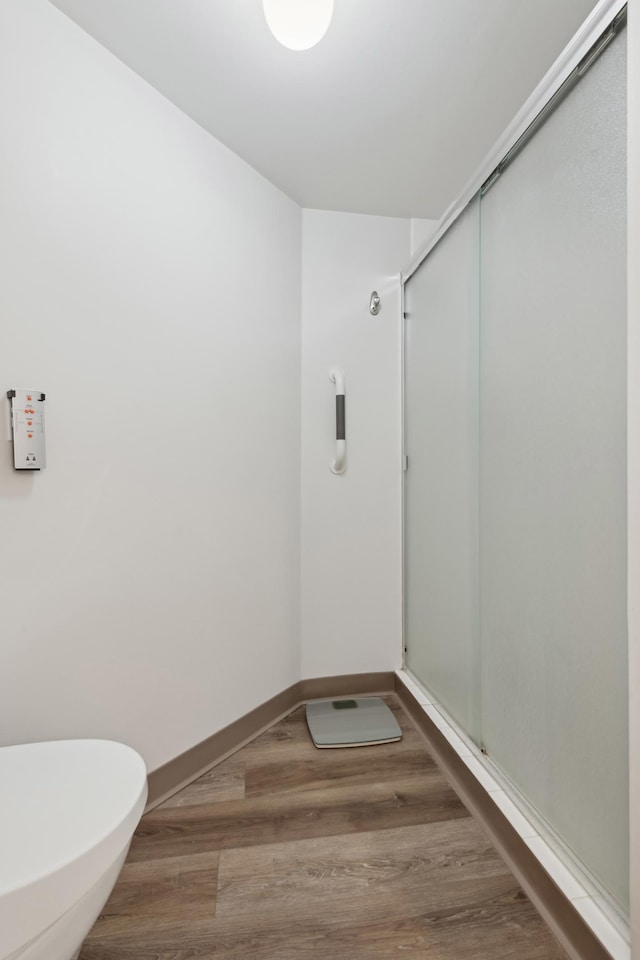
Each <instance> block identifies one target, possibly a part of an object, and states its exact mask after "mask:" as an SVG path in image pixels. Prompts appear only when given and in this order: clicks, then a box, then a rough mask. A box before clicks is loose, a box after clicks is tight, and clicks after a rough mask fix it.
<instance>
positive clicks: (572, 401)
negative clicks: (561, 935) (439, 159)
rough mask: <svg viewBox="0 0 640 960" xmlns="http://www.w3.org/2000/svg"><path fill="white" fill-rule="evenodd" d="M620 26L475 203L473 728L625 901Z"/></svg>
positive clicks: (623, 154) (623, 147)
mask: <svg viewBox="0 0 640 960" xmlns="http://www.w3.org/2000/svg"><path fill="white" fill-rule="evenodd" d="M625 40H626V38H625V35H624V34H622V35H621V36H620V37H619V38H616V39H615V40H614V41H613V43H612V44H611V46H610V47H608V48H607V50H606V51H605V53H604V54H603V55H602V57H601V58H600V59H599V60H598V61H597V62H596V63H595V64H594V66H593V67H592V68H591V69H590V70H589V72H588V73H587V74H586V75H585V76H584V78H583V79H582V80H581V81H580V83H579V84H578V85H577V86H576V87H575V89H574V90H573V91H572V92H571V93H570V94H569V95H568V97H567V98H566V99H565V100H564V101H563V102H562V103H561V104H560V106H559V107H558V108H557V109H556V111H555V112H554V113H553V114H552V115H551V116H550V118H549V119H548V120H547V121H546V122H545V124H544V126H542V128H541V129H540V130H539V131H538V132H537V133H536V134H535V135H534V137H533V138H532V139H531V141H530V142H529V143H528V144H527V145H526V147H525V148H524V150H523V151H522V153H520V154H519V156H517V157H516V159H515V160H514V161H513V163H512V164H511V165H510V166H509V167H507V169H506V170H505V172H504V173H503V174H502V176H501V177H500V178H499V179H498V180H497V182H496V183H495V185H494V186H492V187H491V189H490V190H489V191H488V192H487V193H486V195H485V196H484V197H483V198H482V204H481V207H482V209H481V220H482V229H481V261H482V269H481V344H480V354H481V382H480V410H481V421H480V423H481V428H480V451H481V453H480V491H481V492H480V518H481V519H480V544H481V546H480V557H481V562H480V582H481V621H480V630H481V660H482V724H481V725H482V739H483V743H484V745H485V747H486V749H487V752H488V754H489V756H490V757H491V758H492V759H493V760H494V761H495V762H496V763H497V764H498V765H499V766H500V767H501V768H502V769H503V770H504V771H505V772H506V773H507V775H508V776H509V777H510V778H511V779H512V780H513V781H514V783H515V784H516V786H517V787H518V788H519V789H520V790H521V791H522V793H523V794H524V795H525V796H526V797H527V798H528V800H529V801H530V802H531V803H532V804H533V805H534V806H535V807H536V808H537V810H538V811H539V813H540V814H541V815H542V816H543V817H544V818H545V819H546V820H547V821H548V822H549V824H550V825H551V826H552V827H553V828H554V829H555V830H556V831H557V832H558V834H559V835H560V836H561V837H562V838H563V839H564V841H565V842H566V843H567V845H568V846H569V848H570V849H571V850H572V851H573V852H574V854H576V855H577V856H578V858H580V859H581V860H582V861H583V862H584V863H585V864H586V865H587V866H588V867H589V868H590V870H592V871H593V873H594V874H595V875H596V877H598V878H599V879H600V880H601V881H602V883H603V884H604V885H605V886H606V887H607V888H608V889H609V890H610V891H611V892H612V893H613V894H614V895H615V896H616V897H617V898H618V899H619V900H620V902H621V903H622V904H623V905H624V904H626V903H627V900H628V889H627V867H628V832H627V823H628V809H627V794H628V789H627V783H628V781H627V632H626V352H625V351H626V296H625V289H626V274H625V261H626V248H625V243H626V223H625V204H626V197H625V166H626V161H625V158H626V126H625V123H626V118H625V111H626V104H625V89H626V83H625Z"/></svg>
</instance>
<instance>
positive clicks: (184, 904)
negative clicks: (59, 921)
mask: <svg viewBox="0 0 640 960" xmlns="http://www.w3.org/2000/svg"><path fill="white" fill-rule="evenodd" d="M218 859H219V854H218V853H217V852H215V853H197V854H192V855H190V856H185V857H174V858H172V859H170V860H162V859H156V860H149V861H146V862H142V863H129V862H128V863H126V864H125V865H124V867H123V870H122V873H121V874H120V878H119V880H118V883H117V884H116V886H115V887H114V890H113V892H112V894H111V897H110V898H109V900H108V902H107V903H106V905H105V907H104V908H103V910H102V913H101V914H100V917H99V918H98V920H97V921H96V923H95V925H94V927H93V929H92V930H91V932H90V934H89V936H88V937H87V939H86V940H85V944H84V950H86V949H87V948H88V947H89V946H90V945H91V944H92V943H94V942H99V943H104V942H105V941H118V942H122V941H123V940H124V941H125V942H130V941H131V939H132V937H135V938H136V939H138V938H142V939H144V941H145V942H147V943H149V941H150V940H151V941H152V942H153V941H154V940H158V939H159V941H160V942H163V938H166V937H167V936H173V937H175V936H179V935H180V934H182V935H184V936H187V935H189V934H190V931H191V927H192V925H193V923H194V922H195V921H199V920H205V921H208V922H211V921H212V920H213V918H214V915H215V910H216V895H217V881H218Z"/></svg>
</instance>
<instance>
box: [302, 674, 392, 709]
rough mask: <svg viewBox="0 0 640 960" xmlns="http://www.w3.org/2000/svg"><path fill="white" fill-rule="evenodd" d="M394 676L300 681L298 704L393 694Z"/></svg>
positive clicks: (360, 676)
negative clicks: (309, 701) (310, 701)
mask: <svg viewBox="0 0 640 960" xmlns="http://www.w3.org/2000/svg"><path fill="white" fill-rule="evenodd" d="M395 683H396V676H395V673H393V672H392V671H388V672H385V673H347V674H344V675H343V676H338V677H313V678H312V679H310V680H301V681H300V702H301V703H306V702H307V701H308V700H329V699H331V698H333V699H339V698H340V697H363V696H368V697H371V696H374V695H377V694H384V693H393V691H394V690H395Z"/></svg>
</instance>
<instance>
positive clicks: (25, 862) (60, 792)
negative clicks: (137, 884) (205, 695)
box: [0, 740, 147, 960]
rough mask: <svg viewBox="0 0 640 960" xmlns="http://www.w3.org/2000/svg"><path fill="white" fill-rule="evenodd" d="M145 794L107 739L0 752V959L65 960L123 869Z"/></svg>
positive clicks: (133, 768)
mask: <svg viewBox="0 0 640 960" xmlns="http://www.w3.org/2000/svg"><path fill="white" fill-rule="evenodd" d="M146 798H147V772H146V769H145V765H144V761H143V760H142V758H141V757H140V756H139V755H138V754H137V753H136V752H135V750H132V749H131V748H130V747H126V746H124V745H123V744H121V743H113V742H111V741H109V740H60V741H52V742H50V743H28V744H22V745H20V746H12V747H2V748H0V960H18V958H19V960H71V958H72V957H73V956H75V955H76V953H77V951H78V950H79V948H80V946H81V945H82V941H83V940H84V938H85V937H86V935H87V933H88V932H89V930H90V929H91V927H92V926H93V924H94V922H95V920H96V918H97V916H98V914H99V913H100V911H101V909H102V907H103V906H104V904H105V903H106V901H107V899H108V897H109V894H110V893H111V890H112V888H113V886H114V884H115V882H116V880H117V877H118V874H119V873H120V870H121V868H122V865H123V863H124V860H125V857H126V855H127V850H128V849H129V844H130V842H131V838H132V836H133V831H134V830H135V828H136V826H137V824H138V821H139V820H140V817H141V816H142V812H143V810H144V805H145V802H146Z"/></svg>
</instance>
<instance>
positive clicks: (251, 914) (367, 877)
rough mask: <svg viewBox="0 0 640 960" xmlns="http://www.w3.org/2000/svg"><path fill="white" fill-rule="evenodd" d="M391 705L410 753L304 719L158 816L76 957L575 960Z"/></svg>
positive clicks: (281, 727)
mask: <svg viewBox="0 0 640 960" xmlns="http://www.w3.org/2000/svg"><path fill="white" fill-rule="evenodd" d="M387 702H388V703H389V705H390V706H391V707H392V709H393V710H394V712H395V715H396V717H397V719H398V722H399V723H400V725H401V727H402V730H403V739H402V740H401V741H400V742H398V743H393V744H389V745H384V746H376V747H363V748H357V749H346V750H316V749H315V747H314V746H313V744H312V743H311V739H310V737H309V734H308V731H307V727H306V722H305V718H304V710H303V709H300V710H297V711H295V712H294V713H293V714H291V715H290V716H289V717H287V718H285V719H284V720H282V721H280V723H278V724H277V725H276V726H274V727H272V728H271V730H269V731H267V733H265V734H263V735H262V736H261V737H259V738H258V739H257V740H255V741H254V742H253V743H251V744H249V745H248V746H246V747H244V748H243V749H242V750H241V751H240V752H239V753H237V754H236V755H235V756H233V757H231V758H230V759H229V760H226V761H225V762H224V763H222V764H220V765H219V766H218V767H216V768H214V769H213V770H212V771H210V772H209V773H208V774H206V775H205V776H203V777H201V778H200V780H197V781H196V782H195V783H193V784H191V785H190V786H189V787H187V788H186V789H184V790H183V791H181V793H179V794H177V795H176V796H175V797H172V798H171V799H170V800H168V801H167V802H166V803H164V804H162V806H160V807H157V808H156V809H155V810H153V811H152V812H151V813H149V814H147V816H146V817H144V818H143V820H142V821H141V823H140V826H139V828H138V830H137V831H136V834H135V837H134V839H133V843H132V845H131V850H130V852H129V856H128V859H127V862H126V864H125V866H124V869H123V871H122V874H121V876H120V879H119V881H118V883H117V885H116V887H115V889H114V891H113V894H112V895H111V898H110V900H109V902H108V904H107V905H106V906H105V908H104V911H103V914H102V915H101V916H100V918H99V919H98V921H97V922H96V924H95V926H94V928H93V929H92V930H91V932H90V933H89V936H88V937H87V939H86V940H85V943H84V946H83V948H82V951H81V953H80V960H240V958H242V960H297V958H303V960H304V958H311V957H313V958H315V960H325V958H326V960H334V958H335V960H338V958H340V960H391V958H396V957H402V958H404V960H423V958H428V960H506V958H517V960H566V954H565V953H564V952H563V950H562V949H561V948H560V946H559V945H558V943H557V942H556V941H555V940H554V938H553V936H552V935H551V933H550V931H549V930H548V929H547V927H546V926H545V924H544V923H543V921H542V920H541V919H540V917H539V916H538V914H537V913H536V911H535V910H534V908H533V906H532V904H531V902H530V901H529V900H528V898H527V897H526V896H525V894H524V893H523V891H522V890H521V889H520V887H519V886H518V884H517V882H516V880H515V879H514V877H513V876H512V874H511V873H510V872H509V870H508V869H507V867H506V866H505V864H504V863H503V862H502V860H501V859H500V857H499V856H498V854H497V853H496V852H495V850H494V849H493V847H492V846H491V844H490V842H489V841H488V839H487V838H486V836H485V835H484V833H483V832H482V830H481V829H480V827H479V826H478V825H477V823H476V822H475V820H473V819H472V818H471V816H470V815H469V813H468V811H467V810H466V809H465V807H464V806H463V805H462V803H461V802H460V800H458V798H457V797H456V795H455V793H454V792H453V790H452V789H451V788H450V787H449V785H448V784H447V782H446V780H445V779H444V777H443V776H442V774H441V773H440V771H439V769H438V767H437V766H436V764H435V762H434V761H433V759H432V758H431V757H430V755H429V754H428V752H427V750H426V748H425V746H424V743H423V741H422V739H421V738H420V736H419V735H418V734H417V733H416V732H415V730H414V729H413V727H412V726H411V723H410V721H409V720H408V718H407V717H406V715H405V714H404V713H403V712H402V710H401V708H400V707H399V705H398V704H397V703H396V701H395V700H394V699H393V698H389V699H388V700H387Z"/></svg>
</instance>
